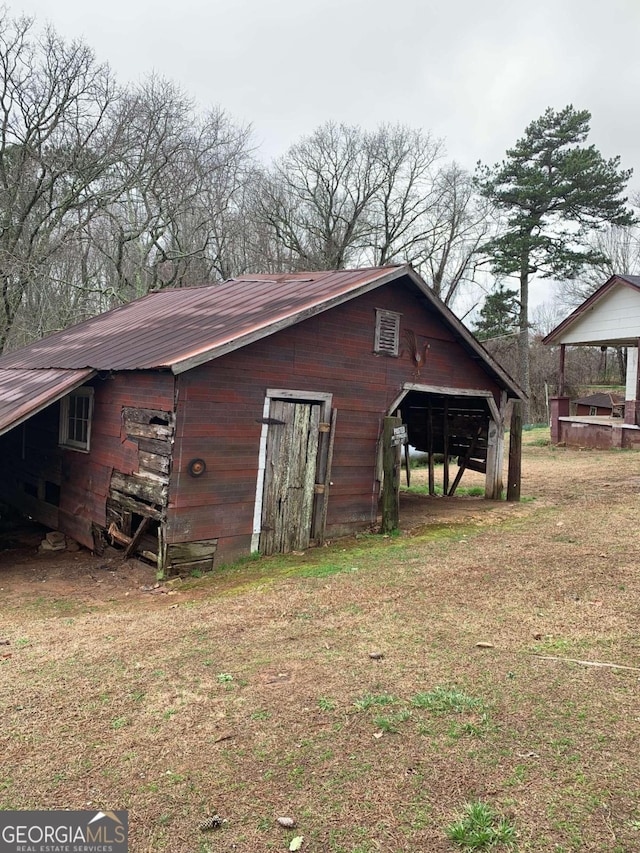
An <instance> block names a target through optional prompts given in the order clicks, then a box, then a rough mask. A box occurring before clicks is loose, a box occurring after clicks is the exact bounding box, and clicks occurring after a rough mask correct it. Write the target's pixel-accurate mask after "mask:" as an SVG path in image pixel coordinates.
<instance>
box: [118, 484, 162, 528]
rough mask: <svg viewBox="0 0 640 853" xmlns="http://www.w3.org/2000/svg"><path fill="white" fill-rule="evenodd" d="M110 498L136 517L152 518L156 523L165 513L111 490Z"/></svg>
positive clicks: (127, 495)
mask: <svg viewBox="0 0 640 853" xmlns="http://www.w3.org/2000/svg"><path fill="white" fill-rule="evenodd" d="M110 497H111V500H112V501H114V502H115V503H117V504H119V505H120V506H121V507H122V508H123V509H128V510H130V511H131V512H135V513H137V514H138V515H148V516H149V518H153V519H155V520H156V521H162V520H163V519H164V516H165V513H164V511H163V510H161V509H158V508H157V507H154V506H150V505H149V504H147V503H144V502H143V501H140V500H136V498H135V497H132V496H131V495H129V494H125V493H124V492H118V491H117V490H116V489H112V490H111V493H110Z"/></svg>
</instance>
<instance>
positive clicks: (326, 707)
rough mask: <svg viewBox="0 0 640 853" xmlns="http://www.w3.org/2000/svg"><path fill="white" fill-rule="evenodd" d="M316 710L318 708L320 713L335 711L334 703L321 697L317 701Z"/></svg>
mask: <svg viewBox="0 0 640 853" xmlns="http://www.w3.org/2000/svg"><path fill="white" fill-rule="evenodd" d="M318 708H320V710H321V711H335V708H336V703H335V702H334V700H333V699H329V698H328V697H326V696H321V697H320V698H319V699H318Z"/></svg>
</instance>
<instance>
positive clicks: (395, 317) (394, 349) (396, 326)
mask: <svg viewBox="0 0 640 853" xmlns="http://www.w3.org/2000/svg"><path fill="white" fill-rule="evenodd" d="M399 343H400V314H397V313H396V312H395V311H385V310H384V309H382V308H376V335H375V341H374V347H373V348H374V352H379V353H385V354H386V355H396V356H397V355H398V349H399Z"/></svg>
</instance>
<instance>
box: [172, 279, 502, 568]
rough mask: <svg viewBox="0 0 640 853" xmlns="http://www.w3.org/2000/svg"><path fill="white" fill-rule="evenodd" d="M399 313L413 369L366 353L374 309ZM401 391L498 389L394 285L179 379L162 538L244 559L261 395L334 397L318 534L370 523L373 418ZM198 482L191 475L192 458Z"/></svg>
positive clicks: (435, 319)
mask: <svg viewBox="0 0 640 853" xmlns="http://www.w3.org/2000/svg"><path fill="white" fill-rule="evenodd" d="M376 308H384V309H388V310H390V311H397V312H399V313H401V314H402V318H401V323H400V334H401V342H402V340H403V337H404V336H405V332H406V331H408V330H409V331H411V332H413V333H414V334H415V335H416V336H417V340H418V344H419V346H420V347H422V346H424V345H425V344H428V347H429V349H428V350H427V359H426V364H425V365H424V367H422V369H421V370H418V369H417V368H416V366H415V364H414V362H413V361H412V360H411V357H410V355H409V353H408V352H406V351H404V349H406V347H403V346H402V343H401V349H402V350H403V352H402V354H401V356H400V357H399V358H394V357H389V356H380V355H376V354H374V353H373V341H374V328H375V309H376ZM406 382H415V383H422V384H427V385H439V386H447V387H452V388H461V389H467V388H473V389H481V390H488V391H491V392H492V393H493V394H494V396H495V399H496V401H498V398H499V388H498V386H497V385H496V383H495V382H494V381H493V380H492V379H491V378H490V377H489V376H488V375H487V373H486V372H485V371H484V370H483V368H482V366H481V364H480V363H479V362H478V361H477V360H475V359H472V358H471V357H470V356H469V355H468V354H467V353H466V352H465V350H464V349H463V348H462V347H461V346H460V345H459V344H458V343H457V342H456V341H455V339H454V337H453V335H452V334H451V332H450V331H449V330H448V329H447V328H446V327H445V326H444V325H443V323H442V321H441V320H440V318H439V316H438V315H437V314H436V313H435V312H434V311H432V310H428V309H426V308H425V307H424V305H423V304H422V303H421V302H420V301H419V297H418V296H416V295H415V292H414V291H410V290H409V289H408V288H407V287H405V286H404V285H402V284H400V283H397V282H396V283H394V284H391V285H388V286H386V287H384V288H381V289H379V290H377V291H374V292H373V293H369V294H366V295H364V296H362V297H359V298H358V299H356V300H354V301H352V302H349V303H346V304H345V305H342V306H339V307H337V308H334V309H331V310H330V311H327V312H325V313H324V314H321V315H319V316H317V317H314V318H311V319H309V320H306V321H304V322H303V323H300V324H299V325H297V326H293V327H291V328H289V329H285V330H283V331H280V332H277V333H275V334H274V335H271V336H270V337H269V338H266V339H264V340H262V341H259V342H257V343H255V344H252V345H250V346H247V347H245V348H243V349H241V350H238V351H236V352H234V353H230V354H229V355H226V356H223V357H222V358H219V359H215V360H214V361H212V362H209V363H207V364H204V365H201V366H200V367H197V368H195V369H193V370H191V371H188V372H186V373H183V374H181V375H179V376H178V377H177V385H178V404H177V420H176V440H175V445H174V447H175V451H174V467H173V474H172V478H171V486H170V494H169V511H168V517H167V518H168V541H169V542H170V543H171V542H187V541H190V540H198V539H209V538H215V537H218V538H219V541H218V551H217V554H216V560H217V561H218V562H221V561H225V560H226V559H231V558H232V557H234V556H235V555H237V554H239V553H242V552H246V551H247V550H248V543H249V542H250V539H251V532H252V524H253V513H254V505H255V497H256V480H257V472H258V453H259V442H260V434H261V429H262V424H261V418H262V416H263V406H264V399H265V393H266V391H267V389H268V388H284V389H290V390H302V391H315V392H325V393H331V394H333V407H334V408H337V409H338V419H337V429H336V437H335V447H334V458H333V469H332V477H331V480H332V483H333V485H332V487H331V491H330V497H329V505H328V506H329V509H328V518H327V532H328V534H329V535H332V534H333V535H336V534H337V533H341V532H344V531H346V530H348V529H353V528H356V527H363V526H366V525H368V524H370V523H371V522H372V521H373V520H375V513H376V510H377V498H378V484H377V482H376V479H375V478H376V448H377V445H378V439H379V435H380V430H381V424H382V418H383V417H384V415H385V413H386V412H387V410H388V407H389V406H390V405H391V403H392V402H393V400H394V399H395V398H396V397H397V396H398V394H399V393H400V392H401V390H402V385H403V384H404V383H406ZM196 457H198V458H202V459H204V460H205V462H206V464H207V471H206V473H205V474H204V475H203V476H202V477H199V478H193V477H190V476H189V474H188V473H187V466H188V463H189V460H190V459H193V458H196Z"/></svg>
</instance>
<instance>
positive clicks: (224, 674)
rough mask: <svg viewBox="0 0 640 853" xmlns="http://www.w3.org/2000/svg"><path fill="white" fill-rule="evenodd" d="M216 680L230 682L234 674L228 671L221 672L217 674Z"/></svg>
mask: <svg viewBox="0 0 640 853" xmlns="http://www.w3.org/2000/svg"><path fill="white" fill-rule="evenodd" d="M216 681H217V682H218V684H229V682H231V681H233V676H232V675H230V674H229V673H228V672H219V673H218V675H217V676H216Z"/></svg>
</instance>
